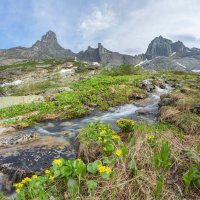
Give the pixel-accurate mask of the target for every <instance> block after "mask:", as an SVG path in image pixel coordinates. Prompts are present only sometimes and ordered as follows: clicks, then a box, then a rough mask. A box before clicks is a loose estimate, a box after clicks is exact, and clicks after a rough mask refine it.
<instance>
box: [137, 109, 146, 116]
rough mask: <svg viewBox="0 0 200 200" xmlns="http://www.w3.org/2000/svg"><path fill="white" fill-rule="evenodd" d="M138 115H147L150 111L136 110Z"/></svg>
mask: <svg viewBox="0 0 200 200" xmlns="http://www.w3.org/2000/svg"><path fill="white" fill-rule="evenodd" d="M136 113H137V114H139V115H146V114H148V113H149V111H148V109H145V108H142V109H139V110H136Z"/></svg>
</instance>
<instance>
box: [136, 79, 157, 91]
mask: <svg viewBox="0 0 200 200" xmlns="http://www.w3.org/2000/svg"><path fill="white" fill-rule="evenodd" d="M139 87H140V88H142V89H144V90H146V91H147V92H153V90H154V89H155V85H154V84H153V83H152V81H151V80H149V79H147V80H144V81H142V83H140V84H139Z"/></svg>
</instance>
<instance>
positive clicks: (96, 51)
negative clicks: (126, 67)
mask: <svg viewBox="0 0 200 200" xmlns="http://www.w3.org/2000/svg"><path fill="white" fill-rule="evenodd" d="M77 56H78V58H79V60H84V61H87V62H98V63H101V64H102V65H103V66H106V67H112V66H119V65H122V64H134V65H136V64H138V63H139V62H141V61H142V60H143V59H144V58H143V56H144V55H143V54H141V55H137V56H130V55H124V54H120V53H118V52H112V51H109V50H107V49H106V48H104V47H103V45H102V44H101V43H99V44H98V48H91V47H88V49H87V50H86V51H81V52H79V53H78V55H77Z"/></svg>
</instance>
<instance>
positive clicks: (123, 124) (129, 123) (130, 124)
mask: <svg viewBox="0 0 200 200" xmlns="http://www.w3.org/2000/svg"><path fill="white" fill-rule="evenodd" d="M116 123H117V126H119V128H120V129H121V130H122V131H123V132H130V131H133V130H134V125H135V121H133V120H131V119H124V118H121V119H118V120H117V121H116Z"/></svg>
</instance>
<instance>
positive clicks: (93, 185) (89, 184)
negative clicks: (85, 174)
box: [86, 180, 98, 200]
mask: <svg viewBox="0 0 200 200" xmlns="http://www.w3.org/2000/svg"><path fill="white" fill-rule="evenodd" d="M86 185H87V188H88V190H89V193H90V200H92V198H93V196H94V192H95V190H96V188H97V186H98V184H97V182H96V181H94V180H88V181H87V182H86Z"/></svg>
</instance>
